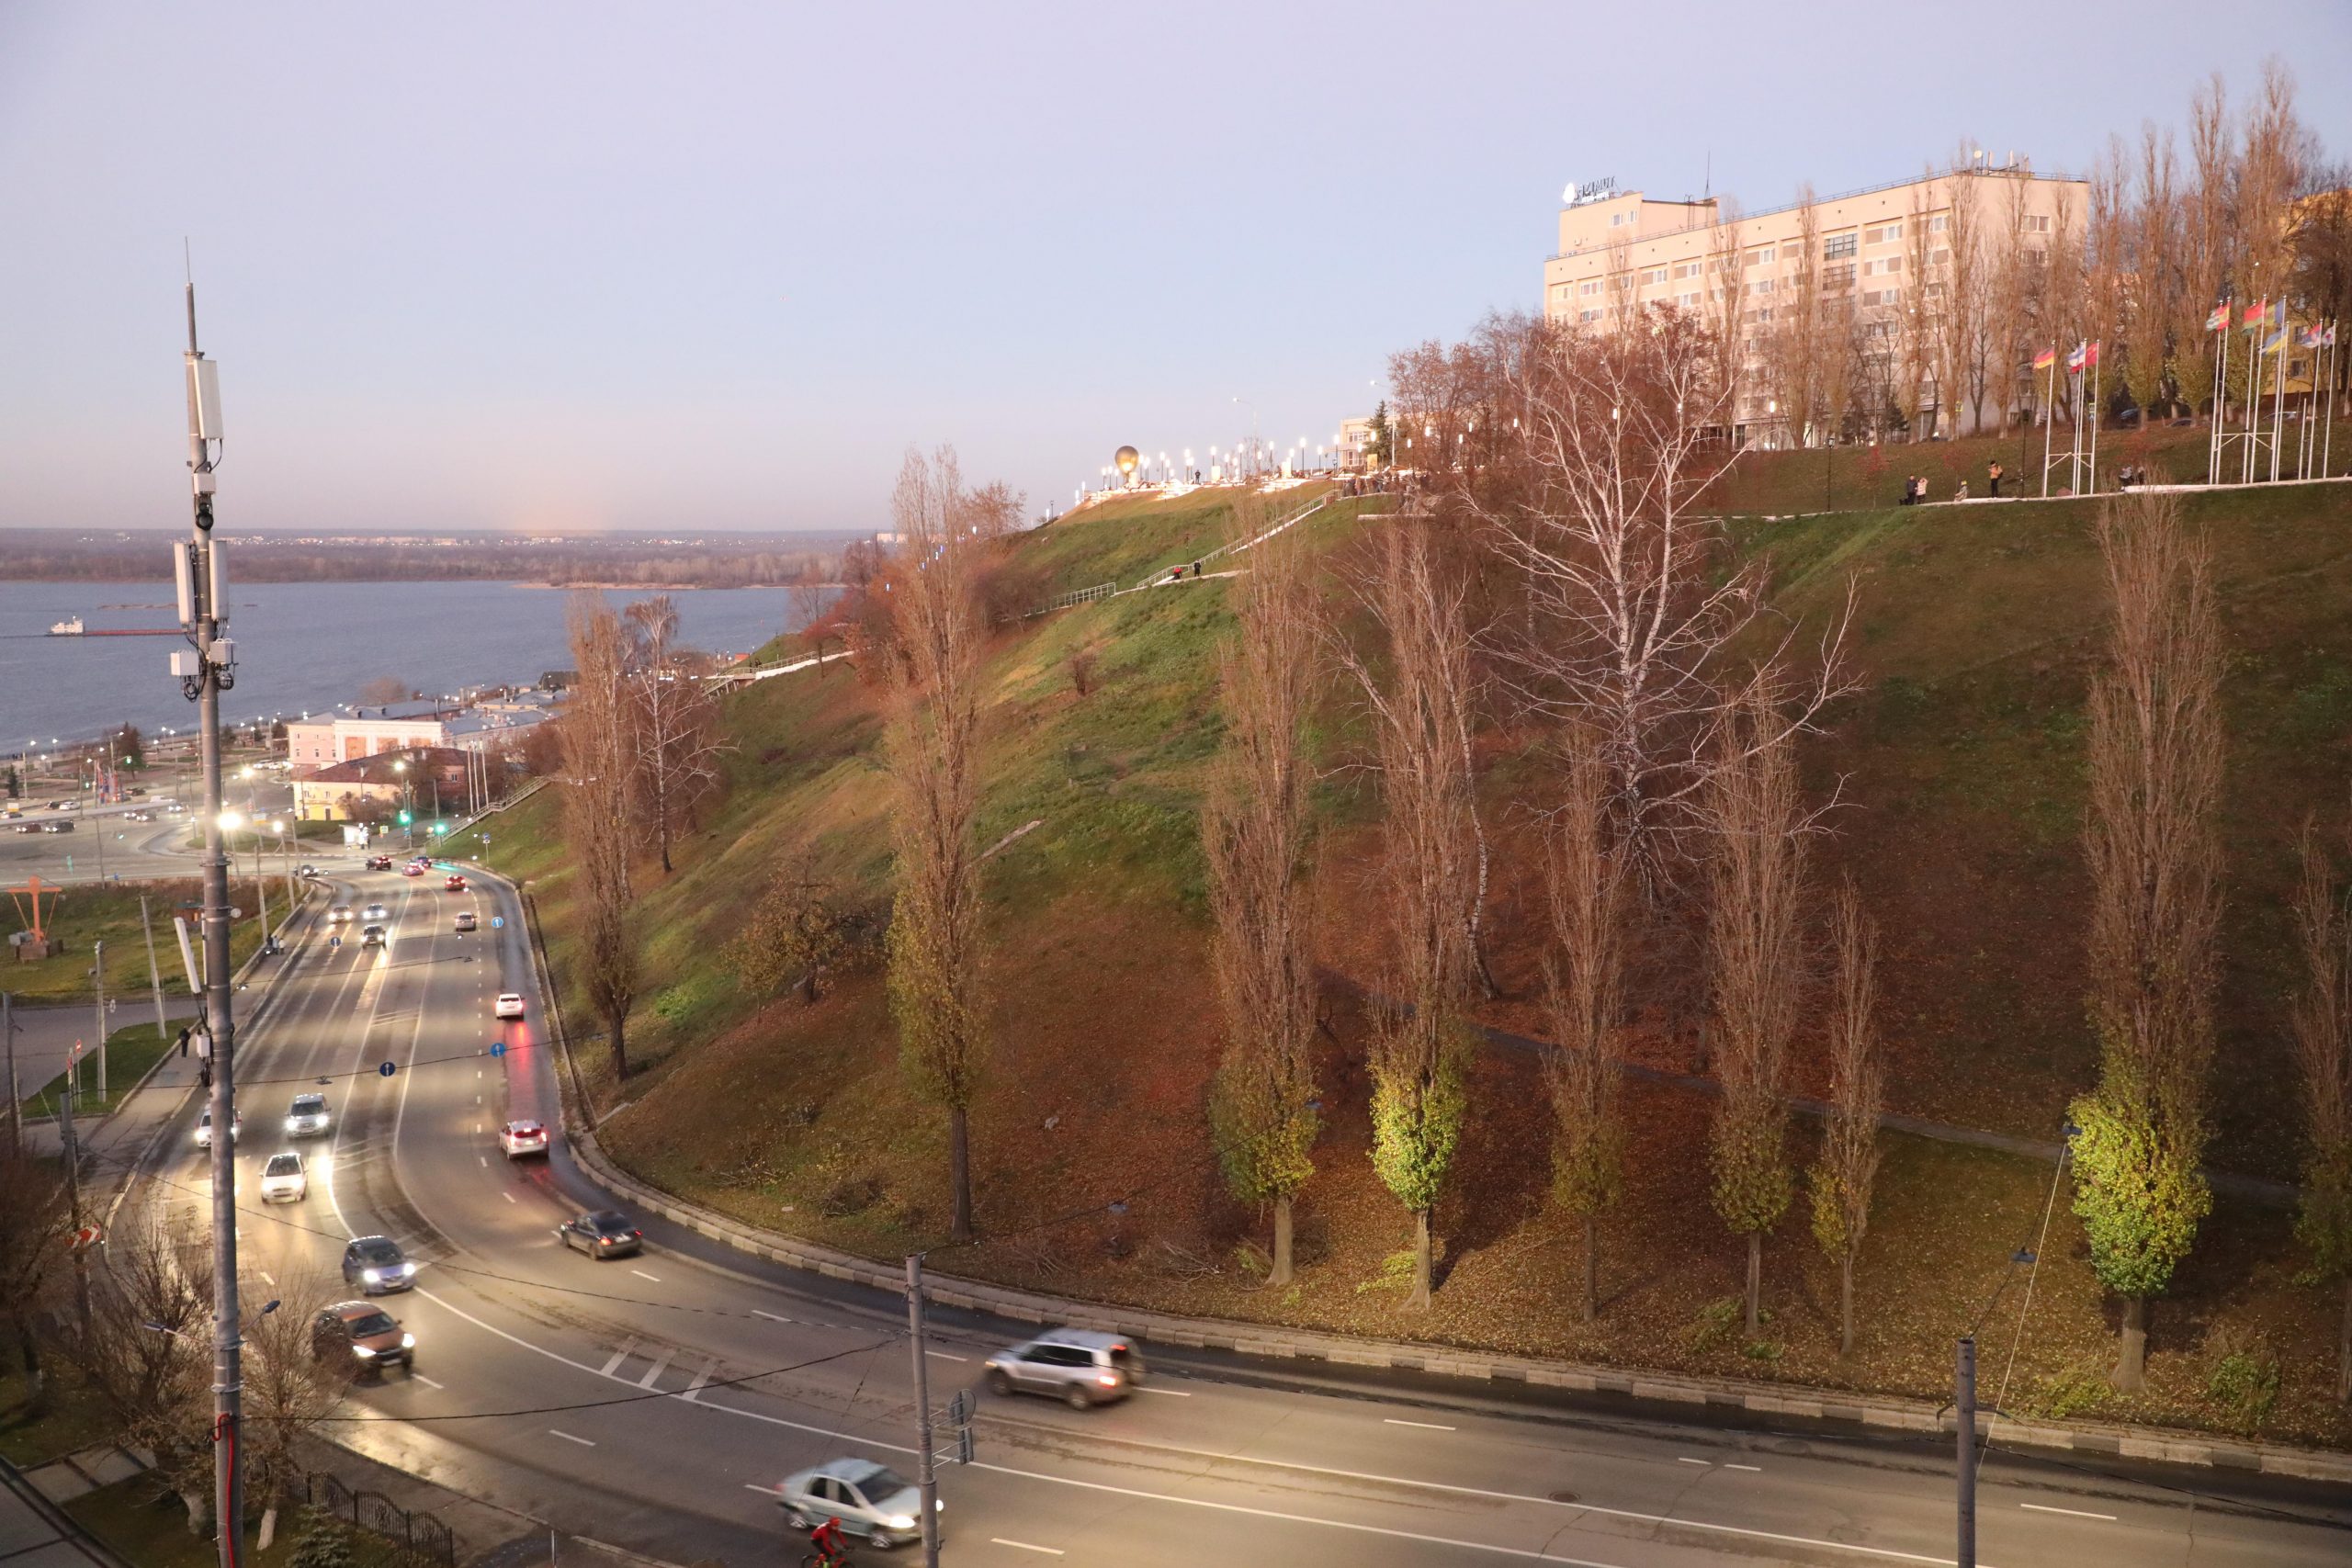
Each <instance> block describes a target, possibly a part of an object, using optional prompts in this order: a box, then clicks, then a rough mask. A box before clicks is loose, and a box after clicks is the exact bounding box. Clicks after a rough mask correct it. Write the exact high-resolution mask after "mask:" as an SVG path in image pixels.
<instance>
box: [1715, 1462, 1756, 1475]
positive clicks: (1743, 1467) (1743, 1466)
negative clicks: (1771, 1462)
mask: <svg viewBox="0 0 2352 1568" xmlns="http://www.w3.org/2000/svg"><path fill="white" fill-rule="evenodd" d="M1724 1469H1725V1470H1752V1471H1754V1472H1756V1473H1757V1474H1758V1475H1761V1474H1763V1473H1764V1467H1763V1466H1762V1465H1760V1464H1730V1463H1726V1464H1725V1465H1724Z"/></svg>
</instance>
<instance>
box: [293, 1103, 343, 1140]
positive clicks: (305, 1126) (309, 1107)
mask: <svg viewBox="0 0 2352 1568" xmlns="http://www.w3.org/2000/svg"><path fill="white" fill-rule="evenodd" d="M333 1121H334V1118H332V1117H331V1116H329V1115H328V1114H327V1097H326V1096H325V1095H323V1094H298V1095H296V1096H295V1097H294V1103H293V1104H291V1105H289V1106H288V1107H287V1108H286V1135H287V1136H288V1137H289V1138H315V1137H318V1136H319V1135H321V1134H323V1133H324V1132H325V1131H326V1130H327V1128H328V1126H329V1125H330V1124H331V1123H332V1122H333Z"/></svg>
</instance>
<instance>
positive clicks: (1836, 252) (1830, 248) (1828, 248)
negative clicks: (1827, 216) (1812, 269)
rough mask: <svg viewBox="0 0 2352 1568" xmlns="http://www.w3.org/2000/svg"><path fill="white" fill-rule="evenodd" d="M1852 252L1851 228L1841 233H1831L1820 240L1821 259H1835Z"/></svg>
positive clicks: (1852, 233) (1852, 236) (1852, 232)
mask: <svg viewBox="0 0 2352 1568" xmlns="http://www.w3.org/2000/svg"><path fill="white" fill-rule="evenodd" d="M1852 254H1854V231H1852V230H1851V229H1849V230H1847V231H1846V232H1844V233H1842V234H1832V235H1830V236H1829V238H1827V239H1826V240H1824V241H1823V242H1821V259H1822V260H1823V261H1836V260H1838V258H1839V257H1841V256H1850V255H1852Z"/></svg>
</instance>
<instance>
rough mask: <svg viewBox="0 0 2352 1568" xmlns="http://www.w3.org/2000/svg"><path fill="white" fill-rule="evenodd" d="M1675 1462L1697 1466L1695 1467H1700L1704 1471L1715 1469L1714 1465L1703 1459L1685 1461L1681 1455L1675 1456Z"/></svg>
mask: <svg viewBox="0 0 2352 1568" xmlns="http://www.w3.org/2000/svg"><path fill="white" fill-rule="evenodd" d="M1674 1462H1675V1463H1677V1464H1695V1465H1697V1466H1699V1467H1700V1468H1701V1469H1702V1470H1712V1469H1713V1468H1714V1467H1713V1465H1711V1464H1709V1463H1708V1462H1707V1461H1705V1460H1702V1459H1685V1458H1683V1457H1682V1456H1681V1455H1680V1454H1677V1455H1675V1456H1674Z"/></svg>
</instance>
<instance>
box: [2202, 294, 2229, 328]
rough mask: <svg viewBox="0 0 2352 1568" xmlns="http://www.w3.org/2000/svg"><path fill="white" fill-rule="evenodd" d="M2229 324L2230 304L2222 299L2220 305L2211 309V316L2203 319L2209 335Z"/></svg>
mask: <svg viewBox="0 0 2352 1568" xmlns="http://www.w3.org/2000/svg"><path fill="white" fill-rule="evenodd" d="M2229 324H2230V302H2229V301H2228V300H2227V299H2224V300H2222V302H2221V303H2220V304H2218V305H2216V306H2214V307H2213V313H2212V314H2211V315H2210V316H2208V317H2206V318H2205V330H2206V331H2207V332H2209V333H2217V332H2220V331H2221V330H2222V328H2224V327H2226V326H2228V325H2229Z"/></svg>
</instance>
